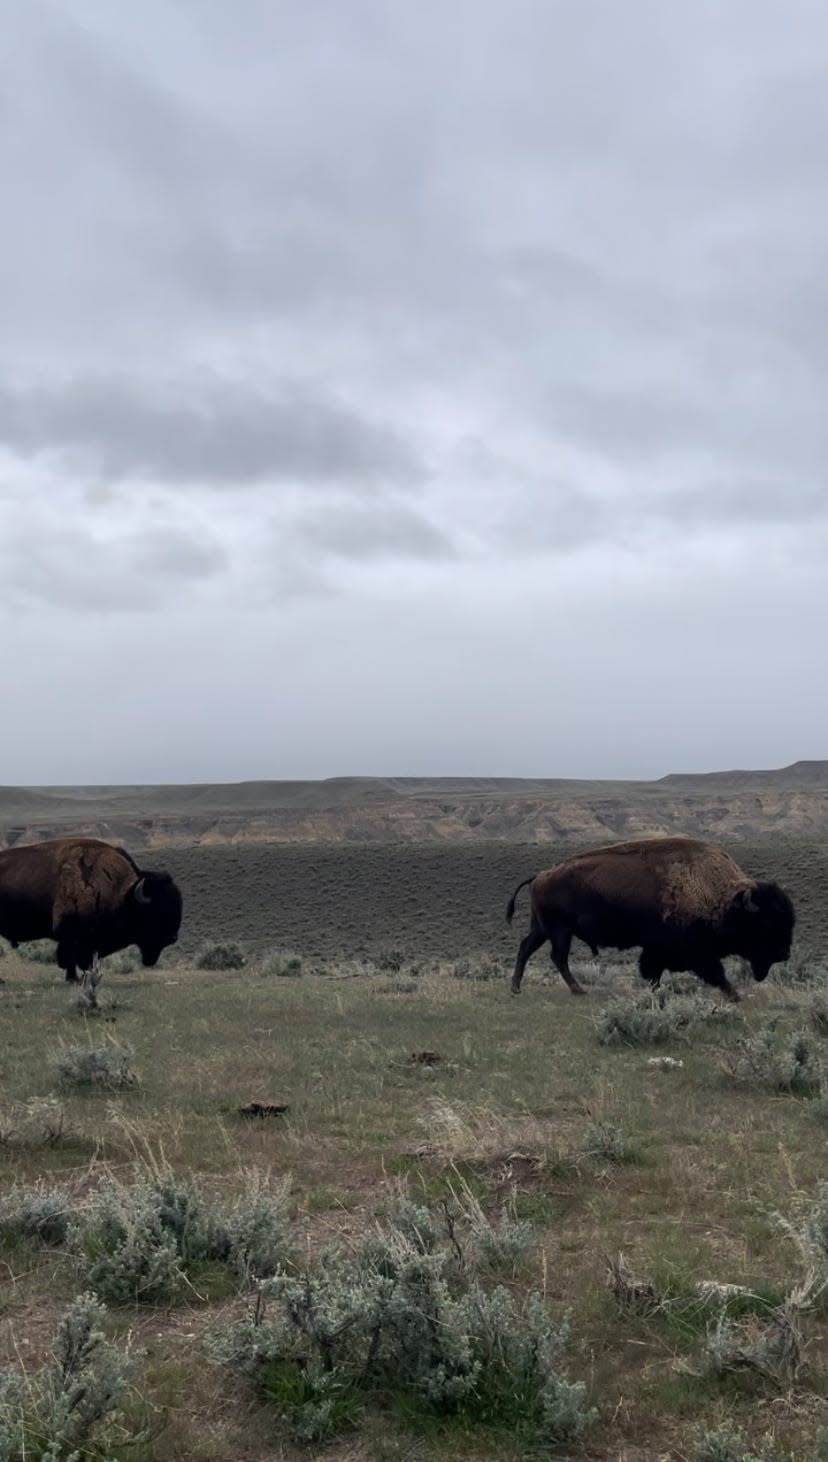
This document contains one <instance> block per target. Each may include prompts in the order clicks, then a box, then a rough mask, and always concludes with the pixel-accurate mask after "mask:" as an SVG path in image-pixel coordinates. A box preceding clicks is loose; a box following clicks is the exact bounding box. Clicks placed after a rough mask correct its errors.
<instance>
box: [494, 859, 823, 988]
mask: <svg viewBox="0 0 828 1462" xmlns="http://www.w3.org/2000/svg"><path fill="white" fill-rule="evenodd" d="M526 883H531V885H532V893H531V898H532V920H531V925H530V928H529V933H528V934H527V935H526V937H525V938H524V939H523V940H522V941H521V945H520V949H519V950H518V956H517V961H516V963H515V971H514V974H513V976H512V989H513V991H514V992H515V993H516V994H517V992H518V991H519V990H520V983H521V980H522V978H523V971H524V969H525V966H526V962H527V960H528V959H530V958H531V956H532V955H533V954H534V952H535V950H536V949H539V948H540V947H541V945H542V944H544V943H545V942H546V940H547V939H548V940H549V942H550V944H551V946H552V949H551V954H552V960H553V963H554V964H555V966H556V968H557V969H558V970H559V971H560V973H561V974H562V976H563V978H564V980H565V981H566V983H567V984H568V985H569V988H570V989H571V990H572V992H573V994H576V995H580V994H583V990H582V989H581V986H580V985H579V984H578V981H577V980H576V979H574V978H573V976H572V974H571V972H570V969H569V949H570V945H571V943H572V940H573V938H577V939H581V940H583V942H584V944H586V945H588V946H589V948H590V949H591V950H592V952H593V954H597V953H598V951H599V949H600V948H612V949H631V948H633V947H634V946H636V945H640V947H641V958H640V961H639V968H640V971H641V974H642V976H643V977H644V978H645V979H646V980H648V981H649V982H650V983H651V984H652V985H657V984H658V982H659V980H660V979H661V976H662V974H663V972H664V970H693V971H694V972H695V973H696V974H697V975H699V977H700V978H701V979H702V980H704V981H706V982H707V983H708V984H711V985H716V986H717V987H718V988H719V989H721V990H723V991H724V993H725V994H726V995H728V996H729V998H730V999H732V1000H735V999H738V996H737V995H736V992H735V991H734V989H733V987H732V986H731V985H730V983H729V981H728V979H727V977H726V975H725V972H724V966H723V965H722V958H723V957H724V956H726V955H730V954H738V955H742V956H743V957H744V958H745V959H748V960H750V963H751V965H752V968H753V973H754V975H755V977H756V979H757V980H763V979H764V978H765V977H766V975H767V973H768V971H769V969H770V967H771V965H772V964H774V963H775V962H776V961H778V960H785V959H787V958H788V956H789V954H790V947H791V938H792V934H793V925H794V911H793V905H792V904H791V901H790V899H789V898H788V896H787V894H786V893H784V892H783V890H782V889H780V888H779V887H778V886H777V885H776V884H773V883H761V882H758V881H757V880H755V879H752V878H749V877H748V875H747V874H746V873H744V872H743V870H742V869H741V868H740V867H739V865H738V863H735V862H734V860H733V859H732V858H731V857H730V855H729V854H728V853H725V851H724V850H723V849H722V848H717V847H715V846H714V845H713V844H712V843H703V842H700V841H699V840H697V839H695V838H675V837H671V838H642V839H638V840H636V841H635V842H628V843H616V844H614V845H611V846H608V847H604V848H593V849H591V850H590V851H589V852H587V853H579V854H576V856H575V857H573V858H569V859H567V861H566V862H565V863H560V864H558V866H557V867H556V868H550V869H548V870H547V871H546V872H545V873H539V874H538V875H537V877H536V878H534V879H528V878H527V879H524V881H523V883H522V884H520V885H519V888H518V889H516V890H515V893H514V894H513V895H512V898H511V900H510V902H509V907H508V909H507V911H506V917H507V918H508V919H509V920H510V921H511V918H512V915H513V913H514V909H515V898H516V896H517V893H518V892H519V889H520V888H523V887H524V884H526Z"/></svg>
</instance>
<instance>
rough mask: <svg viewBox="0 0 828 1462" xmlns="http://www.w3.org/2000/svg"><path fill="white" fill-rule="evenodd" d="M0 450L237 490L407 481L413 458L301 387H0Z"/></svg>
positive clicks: (400, 444) (386, 435)
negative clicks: (261, 485)
mask: <svg viewBox="0 0 828 1462" xmlns="http://www.w3.org/2000/svg"><path fill="white" fill-rule="evenodd" d="M0 441H2V442H3V443H4V444H5V445H6V446H8V447H10V448H12V449H16V450H17V451H19V452H20V453H22V454H26V455H36V454H38V453H41V452H42V453H53V454H56V455H58V456H66V457H68V458H69V459H72V460H74V461H75V462H76V463H77V465H78V467H79V468H80V470H81V471H82V472H87V473H89V472H93V473H96V474H99V475H101V476H103V477H106V478H116V479H117V478H122V477H130V476H141V477H148V478H150V479H155V480H158V481H160V482H173V483H175V482H184V483H191V482H198V483H216V484H219V485H221V484H231V485H232V484H240V483H247V482H257V481H261V480H265V479H273V480H279V479H285V478H289V479H292V480H299V481H309V482H318V481H323V482H324V481H337V480H338V481H343V482H354V481H357V482H359V483H360V484H362V485H364V486H371V485H372V484H376V483H377V482H386V483H391V484H399V483H401V482H402V483H411V482H412V481H415V480H416V479H417V477H418V476H419V475H420V474H421V473H422V467H421V465H420V463H419V462H418V460H417V456H416V453H415V452H414V450H413V449H412V448H411V447H410V446H408V444H407V443H406V442H405V441H404V440H403V439H402V438H401V437H400V436H399V435H398V434H397V433H396V432H394V431H393V430H392V429H391V428H389V427H387V426H384V425H383V424H382V423H377V422H372V421H370V420H368V419H366V418H364V417H362V416H361V415H360V414H359V413H357V412H355V411H353V410H350V409H348V408H347V407H344V406H341V405H339V404H337V403H336V402H335V401H334V400H331V399H329V398H326V397H325V396H324V395H322V396H319V395H314V393H313V392H311V391H310V390H309V389H307V388H303V387H296V386H290V385H288V386H282V387H277V388H275V389H273V390H271V391H267V390H263V389H261V388H257V387H256V386H255V385H254V384H252V383H251V384H250V385H246V386H241V385H240V384H239V383H236V382H224V383H223V382H219V381H214V380H202V381H195V382H193V383H191V384H190V388H189V390H185V391H182V390H181V389H180V387H177V386H176V385H175V384H171V383H167V384H166V385H165V386H160V385H156V386H155V387H153V388H148V387H147V386H145V385H143V384H141V383H139V382H123V383H117V382H114V381H103V380H97V381H94V380H81V381H73V382H68V383H67V384H65V385H63V386H53V387H51V388H46V387H40V388H39V389H29V390H22V389H18V390H11V389H9V388H5V389H4V388H2V387H0Z"/></svg>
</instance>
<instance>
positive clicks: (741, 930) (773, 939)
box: [728, 883, 794, 980]
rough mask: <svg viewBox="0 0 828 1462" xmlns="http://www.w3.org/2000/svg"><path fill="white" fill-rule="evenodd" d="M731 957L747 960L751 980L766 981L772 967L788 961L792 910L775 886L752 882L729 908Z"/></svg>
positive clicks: (792, 927) (736, 895) (792, 921)
mask: <svg viewBox="0 0 828 1462" xmlns="http://www.w3.org/2000/svg"><path fill="white" fill-rule="evenodd" d="M728 922H729V924H730V925H731V929H732V931H733V934H734V936H735V939H734V943H735V945H736V947H735V948H734V951H733V952H734V954H741V955H742V956H743V958H745V959H747V960H749V961H750V964H751V967H752V969H753V974H754V978H755V979H757V980H765V979H767V976H768V972H769V970H770V967H771V965H774V964H778V963H780V962H782V961H784V960H786V959H788V958H789V956H790V953H791V941H792V939H793V929H794V907H793V904H792V903H791V901H790V899H789V898H788V895H787V894H786V893H785V891H784V889H782V888H780V887H779V884H778V883H755V884H754V885H753V887H752V888H745V889H741V890H740V891H739V893H737V894H735V895H734V898H733V900H732V903H731V905H730V913H729V919H728Z"/></svg>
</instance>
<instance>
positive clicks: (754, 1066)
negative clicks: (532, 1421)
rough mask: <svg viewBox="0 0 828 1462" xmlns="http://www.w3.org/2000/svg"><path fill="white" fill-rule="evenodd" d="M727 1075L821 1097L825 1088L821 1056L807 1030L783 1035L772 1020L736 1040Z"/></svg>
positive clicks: (728, 1057)
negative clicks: (754, 1031) (752, 1032)
mask: <svg viewBox="0 0 828 1462" xmlns="http://www.w3.org/2000/svg"><path fill="white" fill-rule="evenodd" d="M724 1066H725V1070H726V1071H727V1073H728V1075H729V1076H731V1077H732V1079H733V1080H734V1081H738V1082H756V1083H757V1084H758V1085H760V1086H764V1087H768V1088H769V1089H770V1090H771V1091H780V1092H791V1093H793V1094H797V1095H800V1096H818V1095H819V1094H820V1092H821V1091H822V1087H823V1069H822V1059H821V1054H820V1051H819V1049H818V1047H817V1046H816V1045H815V1042H814V1039H813V1037H811V1036H809V1035H808V1034H807V1032H806V1031H797V1032H795V1034H794V1035H792V1036H780V1035H779V1032H778V1030H777V1026H776V1022H775V1021H769V1022H768V1023H767V1025H765V1026H763V1027H762V1028H761V1029H760V1030H758V1031H757V1032H756V1034H755V1035H753V1036H745V1037H744V1038H743V1039H741V1040H739V1041H737V1042H736V1043H735V1045H734V1046H733V1048H732V1050H730V1051H728V1052H727V1053H726V1054H725V1057H724Z"/></svg>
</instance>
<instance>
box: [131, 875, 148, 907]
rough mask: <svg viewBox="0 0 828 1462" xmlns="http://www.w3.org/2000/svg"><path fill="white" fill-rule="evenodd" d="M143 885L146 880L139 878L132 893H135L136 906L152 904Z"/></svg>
mask: <svg viewBox="0 0 828 1462" xmlns="http://www.w3.org/2000/svg"><path fill="white" fill-rule="evenodd" d="M145 883H146V879H145V878H139V879H138V882H137V883H136V885H135V889H134V893H135V902H136V904H151V903H152V899H151V898H150V896H149V894H148V893H147V892H146V890H145V888H144V884H145Z"/></svg>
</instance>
